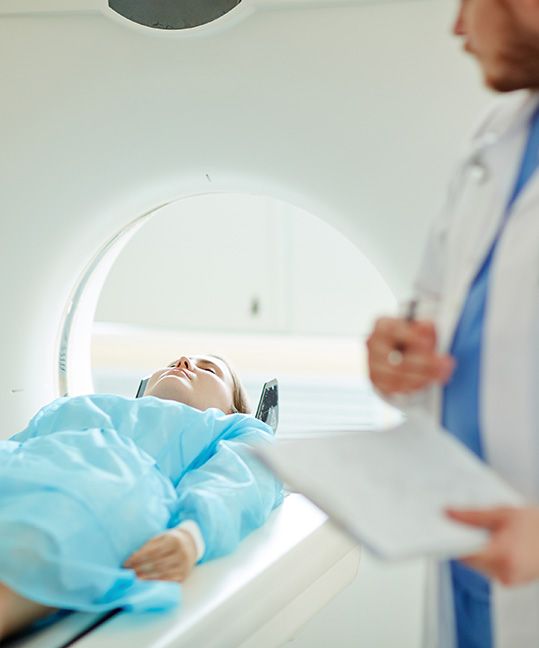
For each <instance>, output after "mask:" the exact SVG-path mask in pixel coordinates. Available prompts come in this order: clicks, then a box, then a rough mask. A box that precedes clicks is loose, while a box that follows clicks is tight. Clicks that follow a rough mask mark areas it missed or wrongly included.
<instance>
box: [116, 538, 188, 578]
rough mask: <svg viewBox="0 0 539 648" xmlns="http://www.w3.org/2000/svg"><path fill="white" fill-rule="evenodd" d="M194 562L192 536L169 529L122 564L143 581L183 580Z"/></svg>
mask: <svg viewBox="0 0 539 648" xmlns="http://www.w3.org/2000/svg"><path fill="white" fill-rule="evenodd" d="M196 560H197V549H196V545H195V541H194V540H193V536H192V535H191V534H190V533H189V532H188V531H185V530H183V529H170V530H169V531H165V533H161V534H159V535H157V536H155V537H154V538H152V539H151V540H149V541H148V542H147V543H146V544H145V545H143V546H142V547H141V548H140V549H139V550H138V551H136V552H135V553H134V554H132V555H131V556H130V557H129V558H128V559H127V560H126V561H125V563H124V565H123V566H124V567H125V568H126V569H133V570H134V571H135V572H136V574H137V576H138V577H139V578H141V579H142V580H166V581H178V582H180V583H181V582H182V581H184V580H185V579H186V578H187V576H189V574H190V572H191V570H192V569H193V566H194V565H195V563H196Z"/></svg>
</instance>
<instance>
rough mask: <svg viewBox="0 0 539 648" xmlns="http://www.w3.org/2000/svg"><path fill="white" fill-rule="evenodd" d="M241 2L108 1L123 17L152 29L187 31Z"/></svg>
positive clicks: (214, 0)
mask: <svg viewBox="0 0 539 648" xmlns="http://www.w3.org/2000/svg"><path fill="white" fill-rule="evenodd" d="M240 2H241V0H182V2H178V0H109V7H110V8H111V9H113V10H114V11H116V12H117V13H119V14H120V15H121V16H123V17H124V18H128V19H129V20H132V21H133V22H136V23H139V24H140V25H145V26H146V27H154V28H156V29H189V28H191V27H199V26H200V25H205V24H207V23H210V22H212V21H214V20H217V18H220V17H221V16H224V15H225V14H226V13H228V12H229V11H230V10H231V9H233V8H234V7H236V6H237V5H239V4H240Z"/></svg>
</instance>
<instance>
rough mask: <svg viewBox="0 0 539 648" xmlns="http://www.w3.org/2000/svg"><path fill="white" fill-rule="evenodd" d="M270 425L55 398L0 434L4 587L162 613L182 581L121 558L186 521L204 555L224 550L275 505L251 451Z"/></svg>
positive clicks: (52, 600) (101, 399) (275, 494)
mask: <svg viewBox="0 0 539 648" xmlns="http://www.w3.org/2000/svg"><path fill="white" fill-rule="evenodd" d="M271 437H272V434H271V429H270V428H269V427H268V426H266V425H265V424H264V423H262V422H261V421H258V420H257V419H254V418H252V417H250V416H247V415H244V414H234V415H225V414H223V412H221V411H220V410H217V409H209V410H206V411H205V412H201V411H199V410H196V409H193V408H191V407H189V406H187V405H183V404H181V403H176V402H174V401H165V400H159V399H157V398H154V397H146V398H142V399H129V398H123V397H120V396H115V395H110V394H97V395H91V396H80V397H78V396H77V397H72V398H60V399H58V400H56V401H54V402H52V403H51V404H50V405H47V406H46V407H44V408H43V409H42V410H41V411H39V412H38V413H37V414H36V416H34V418H33V419H32V420H31V421H30V423H29V425H28V427H27V428H26V429H25V430H23V431H22V432H19V433H18V434H15V435H14V436H12V437H11V439H10V440H8V441H0V582H3V583H5V584H6V585H8V586H9V587H11V588H12V589H13V590H15V591H17V592H18V593H20V594H21V595H22V596H25V597H26V598H29V599H32V600H34V601H37V602H39V603H42V604H45V605H49V606H52V607H58V608H65V609H75V610H84V611H105V610H110V609H113V608H117V607H126V608H129V609H134V610H160V609H166V608H169V607H171V606H173V605H175V604H177V603H178V602H179V596H180V588H179V586H178V584H177V583H171V582H162V581H143V580H140V579H137V578H136V575H135V573H134V572H133V571H132V570H128V569H123V568H122V567H121V565H122V564H123V562H124V561H125V560H126V559H127V558H128V557H129V556H130V555H131V554H132V553H133V552H134V551H135V550H137V549H139V548H140V547H141V546H142V545H143V544H144V543H145V542H147V541H148V540H149V539H150V538H152V537H153V536H155V535H157V534H159V533H161V532H163V531H165V530H166V529H167V528H171V527H173V526H176V525H177V524H179V523H180V522H181V521H182V520H185V519H192V520H194V521H195V522H197V524H198V525H199V526H200V529H201V531H202V535H203V537H204V541H205V544H206V551H205V554H204V556H203V557H202V561H205V560H208V559H209V558H214V557H217V556H220V555H224V554H226V553H229V552H231V551H233V550H234V549H235V547H236V546H237V544H238V543H239V541H240V540H241V539H242V538H243V537H244V536H245V535H247V534H248V533H249V532H250V531H252V530H253V529H255V528H257V527H259V526H260V525H261V524H263V523H264V521H265V520H266V519H267V517H268V515H269V514H270V512H271V510H272V509H273V508H274V507H275V506H277V505H278V504H279V503H280V502H281V501H282V489H281V485H280V483H279V482H278V481H277V480H276V479H275V478H274V477H273V476H272V475H270V474H269V473H268V472H267V471H266V470H265V469H264V468H262V467H261V466H260V465H259V464H258V463H257V462H256V461H255V460H254V459H253V458H252V456H251V454H250V452H249V449H250V448H252V446H253V445H255V444H257V443H268V442H270V441H271Z"/></svg>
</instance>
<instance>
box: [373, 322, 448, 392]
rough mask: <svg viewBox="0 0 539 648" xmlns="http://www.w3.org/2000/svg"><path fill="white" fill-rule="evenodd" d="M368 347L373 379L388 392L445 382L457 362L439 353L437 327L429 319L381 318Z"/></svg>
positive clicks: (382, 389) (413, 390)
mask: <svg viewBox="0 0 539 648" xmlns="http://www.w3.org/2000/svg"><path fill="white" fill-rule="evenodd" d="M367 350H368V355H369V375H370V379H371V381H372V383H373V384H374V386H375V387H376V388H377V389H378V390H379V391H381V392H382V393H383V394H386V395H387V396H390V395H393V394H407V393H412V392H415V391H419V390H421V389H425V388H426V387H429V386H430V385H432V384H433V383H442V384H443V383H446V382H447V381H448V380H449V378H450V377H451V374H452V373H453V369H454V366H455V362H454V360H453V358H451V356H449V355H441V354H439V353H437V351H436V329H435V326H434V323H433V322H430V321H426V320H418V321H413V322H409V321H407V320H406V319H404V318H400V319H399V318H391V317H383V318H381V319H379V320H378V321H377V322H376V324H375V326H374V329H373V332H372V333H371V335H370V336H369V338H368V340H367Z"/></svg>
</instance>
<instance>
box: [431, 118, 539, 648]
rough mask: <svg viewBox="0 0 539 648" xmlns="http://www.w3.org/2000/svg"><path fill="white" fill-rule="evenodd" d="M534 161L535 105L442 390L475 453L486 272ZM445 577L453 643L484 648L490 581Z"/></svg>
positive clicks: (451, 423)
mask: <svg viewBox="0 0 539 648" xmlns="http://www.w3.org/2000/svg"><path fill="white" fill-rule="evenodd" d="M538 166H539V108H538V109H537V110H536V111H535V113H534V114H533V116H532V119H531V122H530V130H529V136H528V142H527V145H526V148H525V151H524V155H523V158H522V162H521V165H520V172H519V175H518V178H517V181H516V183H515V186H514V188H513V192H512V194H511V197H510V200H509V203H508V205H507V211H506V217H505V219H504V223H503V225H502V227H501V228H500V231H499V232H498V235H497V236H496V238H495V240H494V242H493V244H492V246H491V248H490V250H489V252H488V254H487V256H486V258H485V260H484V261H483V264H482V266H481V268H480V269H479V272H478V273H477V275H476V277H475V280H474V282H473V284H472V286H471V288H470V291H469V293H468V297H467V299H466V302H465V304H464V308H463V310H462V314H461V317H460V321H459V324H458V326H457V329H456V332H455V336H454V338H453V342H452V345H451V355H452V356H453V357H454V358H455V359H456V361H457V365H456V369H455V373H454V375H453V377H452V379H451V382H450V383H449V384H448V385H446V387H445V389H444V393H443V406H442V424H443V426H444V427H445V428H446V429H447V430H449V432H451V433H452V434H453V435H454V436H456V437H457V438H458V439H459V440H460V441H461V442H462V443H464V445H466V446H467V447H468V448H469V449H470V450H471V451H472V452H474V453H475V454H476V455H477V456H478V457H480V458H481V459H484V447H483V440H482V437H481V426H480V421H479V373H480V367H481V351H482V340H483V323H484V320H485V313H486V309H487V298H488V287H489V275H490V268H491V265H492V260H493V258H494V255H495V253H496V247H497V244H498V241H499V239H500V236H501V234H502V232H503V226H504V225H505V223H506V222H507V219H508V218H509V217H510V215H511V211H512V207H513V205H514V203H515V201H516V200H517V198H518V197H519V195H520V193H521V192H522V190H523V189H524V187H525V186H526V184H527V182H528V181H529V180H530V178H531V177H532V175H533V174H534V172H535V171H536V169H537V167H538ZM450 566H451V578H452V583H453V598H454V606H455V618H456V626H457V627H456V634H457V643H458V648H490V647H491V646H492V644H493V642H492V622H491V610H490V585H489V582H488V580H487V579H486V578H484V577H483V576H482V575H480V574H479V573H478V572H476V571H474V570H472V569H470V568H469V567H466V566H465V565H463V564H462V563H460V562H457V561H451V565H450Z"/></svg>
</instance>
